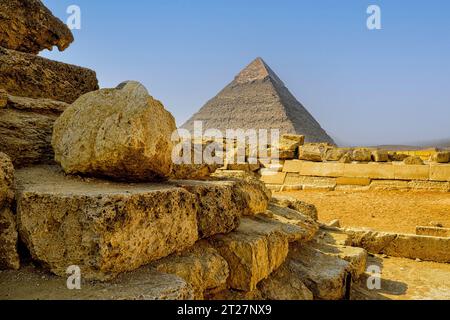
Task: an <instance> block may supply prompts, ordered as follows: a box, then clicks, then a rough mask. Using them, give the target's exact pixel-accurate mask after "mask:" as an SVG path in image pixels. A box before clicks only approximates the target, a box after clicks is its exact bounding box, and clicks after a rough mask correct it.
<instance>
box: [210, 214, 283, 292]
mask: <svg viewBox="0 0 450 320" xmlns="http://www.w3.org/2000/svg"><path fill="white" fill-rule="evenodd" d="M210 241H211V243H212V245H213V246H214V247H215V248H216V249H217V250H218V252H219V253H220V254H221V255H222V256H223V257H224V258H225V260H226V261H227V262H228V265H229V268H230V276H229V278H228V286H229V287H231V288H233V289H237V290H243V291H253V290H254V289H256V285H257V284H258V283H259V282H260V281H261V280H263V279H265V278H267V277H268V276H269V275H270V274H271V273H272V272H273V271H274V270H276V269H277V268H278V267H279V266H281V264H282V263H283V262H284V260H285V258H286V256H287V254H288V235H287V234H286V233H284V232H283V230H282V229H281V227H280V224H279V223H270V222H269V221H267V220H261V219H254V218H253V219H251V218H245V219H242V222H241V225H240V226H239V228H238V229H237V230H236V231H234V232H232V233H230V234H227V235H218V236H215V237H213V238H211V239H210Z"/></svg>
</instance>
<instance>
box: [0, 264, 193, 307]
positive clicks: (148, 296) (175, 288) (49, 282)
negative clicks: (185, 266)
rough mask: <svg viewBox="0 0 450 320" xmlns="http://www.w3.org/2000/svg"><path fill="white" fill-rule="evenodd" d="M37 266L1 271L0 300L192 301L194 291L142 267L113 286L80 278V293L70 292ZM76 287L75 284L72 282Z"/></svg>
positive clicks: (174, 278) (63, 280) (61, 280)
mask: <svg viewBox="0 0 450 320" xmlns="http://www.w3.org/2000/svg"><path fill="white" fill-rule="evenodd" d="M68 277H69V275H67V276H66V277H65V278H60V277H57V276H54V275H51V274H48V273H47V272H46V271H44V270H42V269H38V268H35V267H34V266H31V265H27V266H24V267H23V268H22V269H20V270H19V271H0V283H1V284H2V285H1V286H0V300H192V299H194V291H193V289H192V287H191V286H190V285H189V284H188V283H186V281H184V280H183V279H181V278H180V277H177V276H176V275H173V274H164V273H161V272H157V271H155V270H154V269H152V268H149V267H143V268H141V269H138V270H135V271H133V272H129V273H124V274H121V275H120V276H119V277H117V278H116V279H114V280H113V281H111V282H107V283H104V282H90V281H86V280H84V279H83V278H81V289H80V290H76V289H74V290H69V289H68V288H67V280H68ZM69 283H71V284H73V283H74V281H69Z"/></svg>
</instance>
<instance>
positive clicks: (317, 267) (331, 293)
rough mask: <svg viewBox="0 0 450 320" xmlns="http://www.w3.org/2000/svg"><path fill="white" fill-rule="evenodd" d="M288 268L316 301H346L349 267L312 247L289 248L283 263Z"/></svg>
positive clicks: (294, 246)
mask: <svg viewBox="0 0 450 320" xmlns="http://www.w3.org/2000/svg"><path fill="white" fill-rule="evenodd" d="M286 263H287V264H288V266H289V268H290V269H291V270H292V272H293V273H294V274H295V275H296V278H297V279H299V280H300V281H302V282H303V283H304V284H305V285H306V286H307V287H308V289H309V290H310V291H311V292H312V293H313V295H314V299H316V300H340V299H344V298H348V297H349V294H350V292H349V290H350V286H351V281H352V276H351V265H350V263H349V262H347V261H345V260H343V259H341V258H339V257H338V256H336V255H335V254H329V253H327V252H326V251H323V248H321V247H319V248H318V247H316V245H314V244H312V245H301V246H299V245H297V244H292V245H291V247H290V250H289V256H288V258H287V260H286Z"/></svg>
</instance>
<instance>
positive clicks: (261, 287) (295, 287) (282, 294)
mask: <svg viewBox="0 0 450 320" xmlns="http://www.w3.org/2000/svg"><path fill="white" fill-rule="evenodd" d="M258 291H259V292H260V294H261V295H262V296H263V297H264V299H267V300H294V301H301V300H313V298H314V296H313V294H312V292H311V291H310V290H309V289H308V287H307V286H306V285H305V284H304V283H303V281H302V278H301V277H300V276H299V274H298V273H296V272H295V270H293V269H292V268H290V264H289V263H284V264H283V265H282V266H281V267H280V268H278V270H276V271H275V272H274V273H272V274H271V275H270V276H269V277H268V278H267V279H264V280H262V281H261V282H260V283H259V284H258Z"/></svg>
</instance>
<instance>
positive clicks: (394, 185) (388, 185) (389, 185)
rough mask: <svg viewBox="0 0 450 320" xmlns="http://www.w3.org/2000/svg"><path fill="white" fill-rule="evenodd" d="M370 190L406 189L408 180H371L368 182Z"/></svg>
mask: <svg viewBox="0 0 450 320" xmlns="http://www.w3.org/2000/svg"><path fill="white" fill-rule="evenodd" d="M369 188H370V190H375V191H384V190H386V191H390V190H398V191H406V190H409V185H408V181H400V180H373V181H372V182H371V183H370V187H369Z"/></svg>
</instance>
